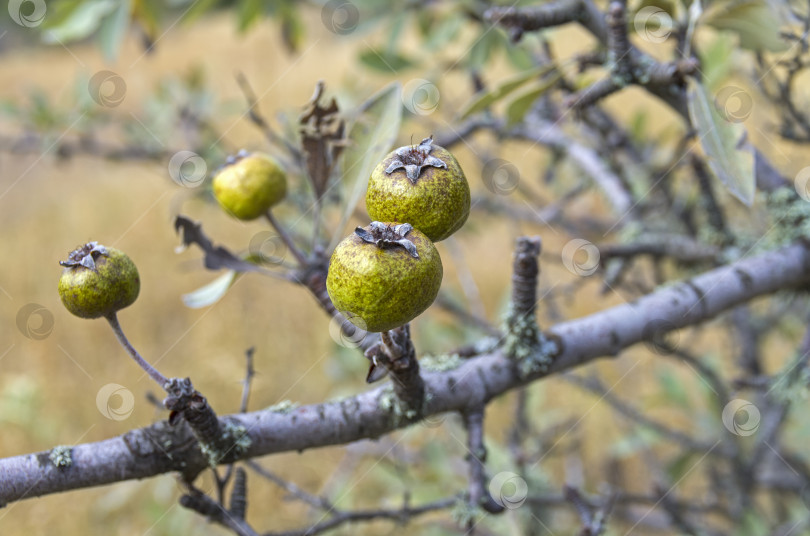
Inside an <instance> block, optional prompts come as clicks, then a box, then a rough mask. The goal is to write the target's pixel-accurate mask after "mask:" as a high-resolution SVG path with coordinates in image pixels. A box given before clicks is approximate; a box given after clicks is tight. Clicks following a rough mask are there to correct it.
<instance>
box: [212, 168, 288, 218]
mask: <svg viewBox="0 0 810 536" xmlns="http://www.w3.org/2000/svg"><path fill="white" fill-rule="evenodd" d="M213 188H214V197H216V198H217V201H219V204H220V205H221V206H222V207H223V208H224V209H225V210H226V211H228V213H230V214H231V215H233V216H234V217H236V218H239V219H240V220H253V219H256V218H258V217H259V216H262V215H264V214H265V213H266V212H267V210H268V209H270V207H272V206H273V205H275V204H277V203H279V202H280V201H281V200H282V199H284V196H285V195H286V194H287V177H286V174H285V173H284V171H283V170H282V169H281V166H279V164H278V163H277V162H276V161H275V160H274V159H273V158H271V157H269V156H267V155H263V154H252V155H248V154H240V155H239V156H238V157H237V158H235V159H233V161H232V162H231V163H229V164H227V165H226V166H225V167H224V168H222V170H221V171H220V172H219V173H217V176H216V177H214V182H213Z"/></svg>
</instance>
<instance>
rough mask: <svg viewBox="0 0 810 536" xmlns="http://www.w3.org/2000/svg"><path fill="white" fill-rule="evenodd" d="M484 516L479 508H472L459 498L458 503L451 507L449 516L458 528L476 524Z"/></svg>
mask: <svg viewBox="0 0 810 536" xmlns="http://www.w3.org/2000/svg"><path fill="white" fill-rule="evenodd" d="M485 515H486V514H485V513H484V510H483V509H482V508H481V507H479V506H473V505H471V504H470V503H468V502H467V501H465V500H463V499H462V498H459V499H458V501H456V504H455V505H453V510H452V511H451V512H450V516H451V517H452V518H453V521H455V522H456V523H457V524H458V525H459V526H460V527H466V526H469V525H470V524H476V523H477V522H478V521H480V520H481V519H482V518H483V517H484V516H485Z"/></svg>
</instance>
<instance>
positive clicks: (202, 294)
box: [182, 270, 239, 309]
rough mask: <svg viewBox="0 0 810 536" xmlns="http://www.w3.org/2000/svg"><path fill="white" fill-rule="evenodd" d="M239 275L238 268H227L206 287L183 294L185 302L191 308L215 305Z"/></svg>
mask: <svg viewBox="0 0 810 536" xmlns="http://www.w3.org/2000/svg"><path fill="white" fill-rule="evenodd" d="M238 277H239V273H238V272H237V271H236V270H227V271H226V272H225V273H224V274H222V275H221V276H219V277H217V278H216V279H214V280H213V281H211V282H210V283H208V284H207V285H205V286H204V287H200V288H198V289H197V290H195V291H193V292H189V293H188V294H183V296H182V298H183V303H184V304H185V306H186V307H190V308H191V309H201V308H203V307H208V306H209V305H213V304H215V303H216V302H218V301H219V300H220V298H222V297H223V296H224V295H225V293H226V292H227V291H228V289H229V288H231V285H233V284H234V282H235V281H236V279H237V278H238Z"/></svg>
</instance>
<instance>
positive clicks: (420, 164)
mask: <svg viewBox="0 0 810 536" xmlns="http://www.w3.org/2000/svg"><path fill="white" fill-rule="evenodd" d="M432 144H433V136H430V137H428V138H425V139H423V140H422V141H421V142H420V143H419V145H418V146H415V147H414V146H413V145H406V146H405V147H400V148H399V149H397V150H396V151H395V153H396V155H397V159H396V160H394V161H393V162H391V164H390V165H389V166H388V167H387V168H385V172H386V173H387V174H388V175H390V174H391V173H393V172H394V171H396V170H398V169H404V170H405V176H406V177H408V179H409V180H410V181H411V183H412V184H416V181H417V179H418V178H419V175H420V174H421V173H422V168H424V167H427V166H433V167H436V168H445V169H447V163H446V162H445V161H444V160H442V159H441V158H436V157H435V156H433V155H431V154H430V151H431V150H432V149H433V146H432Z"/></svg>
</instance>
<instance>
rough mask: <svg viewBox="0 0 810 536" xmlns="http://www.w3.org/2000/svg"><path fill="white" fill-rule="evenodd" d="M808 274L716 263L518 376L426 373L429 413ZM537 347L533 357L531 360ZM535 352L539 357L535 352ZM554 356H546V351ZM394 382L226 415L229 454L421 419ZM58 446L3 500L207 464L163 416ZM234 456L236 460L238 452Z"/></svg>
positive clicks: (471, 369) (369, 433) (497, 358)
mask: <svg viewBox="0 0 810 536" xmlns="http://www.w3.org/2000/svg"><path fill="white" fill-rule="evenodd" d="M808 282H810V251H809V250H808V248H807V247H806V246H805V245H802V244H795V245H791V246H788V247H785V248H781V249H778V250H774V251H770V252H767V253H764V254H761V255H758V256H756V257H751V258H747V259H743V260H740V261H738V262H736V263H733V264H730V265H727V266H723V267H720V268H716V269H714V270H711V271H709V272H706V273H704V274H702V275H699V276H697V277H695V278H693V279H690V280H687V281H682V282H679V283H676V284H672V285H669V286H667V287H664V288H662V289H660V290H658V291H656V292H653V293H651V294H648V295H646V296H643V297H641V298H640V299H638V300H636V301H635V302H633V303H625V304H621V305H618V306H615V307H611V308H609V309H606V310H603V311H601V312H598V313H595V314H593V315H590V316H587V317H584V318H580V319H577V320H572V321H568V322H564V323H562V324H558V325H556V326H555V327H553V328H552V329H551V330H549V336H551V337H553V338H554V339H555V340H556V341H557V342H558V344H559V346H560V352H559V353H558V354H557V355H556V356H554V360H553V362H552V363H551V365H550V366H549V367H548V368H547V369H543V370H536V371H534V372H532V373H531V374H527V375H523V376H519V375H518V374H517V372H516V371H515V367H513V366H512V364H511V363H510V360H509V359H508V358H507V357H506V356H504V355H503V354H502V352H501V351H500V350H495V351H491V352H488V353H484V354H482V355H479V356H478V357H476V358H472V359H468V360H464V361H463V362H462V364H461V365H460V366H459V367H458V368H455V369H452V370H448V371H444V372H430V373H425V374H424V375H423V379H424V383H425V393H426V397H425V404H424V407H423V416H430V415H434V414H437V413H443V412H449V411H464V410H465V409H468V408H473V407H480V406H482V405H485V404H486V403H487V402H489V401H490V400H492V399H493V398H495V397H496V396H499V395H501V394H503V393H505V392H507V391H510V390H512V389H515V388H517V387H520V386H521V385H525V384H526V383H529V382H531V381H535V380H538V379H540V378H542V377H544V376H548V375H551V374H555V373H559V372H561V371H564V370H568V369H571V368H574V367H577V366H581V365H584V364H586V363H589V362H591V361H593V360H595V359H597V358H600V357H603V356H615V355H617V354H618V353H619V352H621V351H622V350H623V349H625V348H627V347H629V346H631V345H633V344H636V343H638V342H640V341H642V340H643V339H644V337H645V336H649V329H648V324H649V322H650V321H655V322H658V323H659V325H666V326H667V327H668V328H669V329H673V330H674V329H679V328H682V327H685V326H689V325H695V324H700V323H702V322H705V321H706V320H708V319H711V318H713V317H715V316H717V315H718V314H720V313H722V312H724V311H727V310H729V309H730V308H733V307H734V306H736V305H739V304H740V303H743V302H746V301H750V300H752V299H754V298H756V297H759V296H763V295H767V294H772V293H774V292H777V291H782V290H788V289H795V288H797V287H799V286H801V285H804V284H807V283H808ZM532 357H533V356H529V359H530V358H532ZM534 357H535V358H536V357H538V356H534ZM546 357H548V356H546ZM390 396H391V393H390V388H388V387H381V388H377V389H373V390H370V391H367V392H364V393H361V394H359V395H356V396H354V397H349V398H345V399H342V400H338V401H333V402H327V403H323V404H315V405H307V406H301V407H298V408H297V409H295V410H293V411H286V412H274V411H268V410H265V411H258V412H252V413H246V414H240V415H231V416H228V417H223V418H221V419H220V420H221V421H226V422H227V424H228V426H229V427H230V428H232V429H233V428H234V427H239V428H242V427H244V431H245V433H246V435H245V436H244V439H245V444H244V445H243V449H239V452H236V451H231V453H230V454H231V456H229V457H227V458H225V459H223V460H221V461H222V463H232V462H233V461H234V459H246V458H253V457H256V456H263V455H266V454H271V453H275V452H287V451H301V450H304V449H308V448H315V447H322V446H327V445H339V444H346V443H350V442H353V441H358V440H360V439H364V438H376V437H379V436H381V435H384V434H387V433H389V432H391V431H393V430H396V429H399V428H403V427H405V426H406V425H408V424H411V423H412V422H413V421H410V420H408V419H403V418H401V416H399V415H397V414H396V413H395V412H394V411H393V410H392V408H391V405H390V403H389V404H386V403H385V401H386V400H389V401H390ZM49 453H50V451H44V452H39V453H35V454H26V455H21V456H14V457H10V458H5V459H0V504H7V503H10V502H14V501H18V500H22V499H26V498H32V497H38V496H42V495H47V494H49V493H56V492H61V491H68V490H72V489H80V488H86V487H90V486H99V485H103V484H109V483H113V482H120V481H124V480H131V479H136V478H147V477H151V476H155V475H158V474H162V473H167V472H173V471H179V472H182V473H183V474H184V476H187V477H188V476H194V475H196V474H197V473H199V471H201V470H203V469H204V468H206V467H207V466H208V462H209V459H208V457H206V456H205V455H203V454H202V451H201V450H200V447H199V445H198V443H197V442H196V441H194V439H193V436H192V434H191V432H190V431H189V430H188V427H187V426H185V425H183V424H180V425H178V426H176V427H170V426H168V425H167V424H166V423H165V422H159V423H156V424H154V425H152V426H149V427H146V428H141V429H136V430H132V431H130V432H128V433H126V434H124V435H123V436H119V437H115V438H111V439H106V440H103V441H99V442H95V443H87V444H82V445H77V446H75V447H73V448H72V449H71V457H70V460H71V461H70V463H69V464H68V465H67V466H65V465H60V466H56V465H54V463H52V462H51V461H50V459H49ZM231 458H234V459H231Z"/></svg>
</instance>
